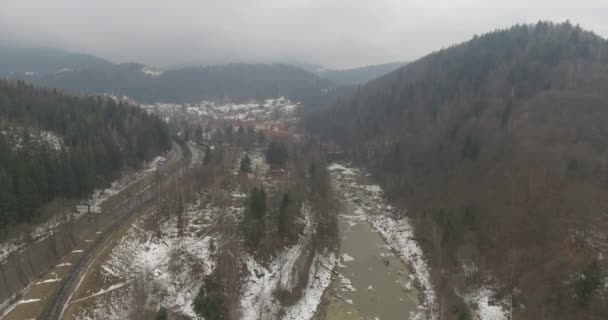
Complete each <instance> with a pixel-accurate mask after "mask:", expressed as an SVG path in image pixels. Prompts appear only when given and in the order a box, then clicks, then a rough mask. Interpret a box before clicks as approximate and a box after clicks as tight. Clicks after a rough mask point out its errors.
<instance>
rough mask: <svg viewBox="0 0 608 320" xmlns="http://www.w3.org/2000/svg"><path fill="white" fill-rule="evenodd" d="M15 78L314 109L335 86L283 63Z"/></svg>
mask: <svg viewBox="0 0 608 320" xmlns="http://www.w3.org/2000/svg"><path fill="white" fill-rule="evenodd" d="M13 77H16V78H18V79H24V80H26V81H31V82H33V83H36V84H40V85H44V86H48V87H52V88H60V89H63V90H67V91H68V92H71V93H75V94H91V93H96V94H103V93H111V94H114V95H117V96H123V95H126V96H129V97H132V98H135V99H136V100H137V101H139V102H142V103H155V102H172V103H197V102H200V101H201V100H205V99H207V100H210V99H222V98H226V97H229V98H232V99H254V98H258V99H266V98H274V97H279V96H285V97H288V98H290V99H292V100H296V101H302V102H305V103H310V104H312V103H317V102H318V101H320V100H321V99H323V97H324V92H325V91H326V90H327V89H328V88H330V87H331V86H332V84H331V82H330V81H328V80H326V79H322V78H320V77H318V76H316V75H314V74H312V73H310V72H307V71H304V70H302V69H298V68H295V67H292V66H288V65H280V64H228V65H218V66H206V67H189V68H183V69H177V70H168V71H165V72H160V71H154V70H151V68H149V67H147V66H145V65H141V64H136V63H124V64H109V65H100V66H95V67H89V68H81V69H72V70H65V71H63V72H59V73H56V72H54V73H49V74H28V75H25V74H16V75H13Z"/></svg>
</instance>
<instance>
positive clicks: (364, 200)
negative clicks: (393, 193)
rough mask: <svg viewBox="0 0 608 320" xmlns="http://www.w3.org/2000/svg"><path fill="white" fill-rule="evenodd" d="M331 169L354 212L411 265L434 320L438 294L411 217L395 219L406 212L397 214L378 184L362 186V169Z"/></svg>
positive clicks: (334, 166) (428, 310) (424, 302)
mask: <svg viewBox="0 0 608 320" xmlns="http://www.w3.org/2000/svg"><path fill="white" fill-rule="evenodd" d="M328 170H329V171H330V172H331V173H332V178H333V180H334V186H335V188H336V190H338V191H339V192H340V193H342V194H343V195H344V198H345V199H346V201H347V202H349V204H350V205H352V206H353V207H356V208H358V209H357V210H356V212H355V213H357V214H359V215H361V216H365V217H366V218H367V220H368V221H369V222H370V223H371V224H372V226H373V227H374V228H375V229H376V230H378V232H379V233H380V234H381V235H382V237H383V238H384V239H385V241H386V242H387V243H388V245H389V246H390V247H391V248H392V249H393V250H395V251H396V252H397V253H398V254H399V256H400V258H401V259H402V260H403V261H404V262H406V263H407V264H408V265H409V266H411V267H412V269H413V271H414V274H415V276H416V279H417V280H418V284H419V287H420V291H421V293H422V295H423V307H424V308H425V310H427V312H428V313H429V315H430V318H431V319H437V297H436V294H435V290H434V288H433V286H432V283H431V276H430V272H429V266H428V263H427V260H426V258H425V257H424V253H423V251H422V248H421V247H420V246H419V245H418V243H417V242H416V241H415V240H414V230H413V228H412V226H411V225H410V223H409V220H408V219H407V218H396V217H402V216H403V215H402V214H396V212H395V209H394V208H393V207H392V206H390V205H388V203H387V202H386V200H385V199H384V194H383V191H382V189H381V188H380V187H379V186H377V185H363V184H359V183H358V182H357V181H356V179H357V178H361V177H363V176H364V174H363V172H361V170H359V169H355V168H350V167H348V166H345V165H343V164H338V163H334V164H332V165H330V166H329V167H328Z"/></svg>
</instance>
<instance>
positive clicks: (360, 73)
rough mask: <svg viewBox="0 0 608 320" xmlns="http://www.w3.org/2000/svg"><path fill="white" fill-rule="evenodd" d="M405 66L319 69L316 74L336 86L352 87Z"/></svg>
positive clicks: (386, 64)
mask: <svg viewBox="0 0 608 320" xmlns="http://www.w3.org/2000/svg"><path fill="white" fill-rule="evenodd" d="M403 65H405V63H404V62H393V63H385V64H379V65H372V66H365V67H360V68H354V69H343V70H331V69H323V68H317V69H316V70H315V73H316V74H317V75H319V76H321V77H324V78H326V79H328V80H330V81H332V82H333V83H335V84H336V85H339V86H352V85H360V84H364V83H366V82H368V81H370V80H374V79H376V78H379V77H381V76H383V75H385V74H387V73H389V72H392V71H395V70H397V69H399V68H400V67H402V66H403Z"/></svg>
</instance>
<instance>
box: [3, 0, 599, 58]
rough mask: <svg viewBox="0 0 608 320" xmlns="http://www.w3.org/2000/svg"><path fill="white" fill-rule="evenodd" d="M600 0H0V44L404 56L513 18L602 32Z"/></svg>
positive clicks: (102, 50)
mask: <svg viewBox="0 0 608 320" xmlns="http://www.w3.org/2000/svg"><path fill="white" fill-rule="evenodd" d="M606 17H608V1H607V0H576V1H573V0H366V1H358V0H2V4H1V10H0V45H1V44H5V45H6V44H14V43H19V44H20V45H21V46H34V47H57V48H61V49H67V50H71V51H78V52H85V53H91V54H95V55H98V56H101V57H103V58H106V59H109V60H111V61H113V62H128V61H136V62H143V63H147V64H151V65H157V66H168V65H177V64H211V63H226V62H276V61H302V62H308V63H318V64H322V65H324V66H327V67H332V68H345V67H353V66H360V65H367V64H376V63H383V62H390V61H411V60H413V59H416V58H419V57H421V56H423V55H425V54H427V53H430V52H432V51H435V50H437V49H441V48H442V47H446V46H449V45H451V44H454V43H458V42H462V41H465V40H468V39H469V38H471V37H472V36H473V35H474V34H480V33H485V32H487V31H491V30H493V29H496V28H505V27H508V26H511V25H513V24H516V23H521V22H536V21H538V20H541V19H542V20H553V21H565V20H567V19H570V21H572V23H575V24H577V23H578V24H580V25H581V26H582V27H584V28H586V29H591V30H593V31H595V32H596V33H598V34H600V35H601V36H603V37H606V36H608V19H606Z"/></svg>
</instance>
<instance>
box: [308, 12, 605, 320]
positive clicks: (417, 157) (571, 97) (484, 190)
mask: <svg viewBox="0 0 608 320" xmlns="http://www.w3.org/2000/svg"><path fill="white" fill-rule="evenodd" d="M607 106H608V42H607V41H606V40H605V39H603V38H601V37H599V36H597V35H595V34H593V33H591V32H587V31H584V30H582V29H581V28H579V27H577V26H573V25H571V24H569V23H565V24H552V23H547V22H540V23H538V24H536V25H518V26H515V27H513V28H510V29H507V30H500V31H496V32H492V33H489V34H486V35H482V36H476V37H475V38H474V39H472V40H471V41H469V42H466V43H463V44H460V45H455V46H452V47H450V48H448V49H444V50H441V51H438V52H436V53H433V54H430V55H428V56H426V57H424V58H422V59H420V60H418V61H415V62H412V63H410V64H408V65H406V66H404V67H402V68H400V69H398V70H396V71H394V72H391V73H389V74H388V75H385V76H383V77H381V78H379V79H377V80H374V81H371V82H369V83H367V84H366V85H364V86H362V87H361V88H359V89H358V90H356V91H355V92H354V93H353V94H352V95H351V96H350V97H349V98H346V99H341V101H340V102H338V103H336V104H335V105H333V106H332V107H331V108H329V109H326V110H323V111H321V112H319V113H318V114H316V115H313V116H310V118H309V119H308V120H307V123H308V127H309V128H310V129H311V130H312V131H313V132H316V133H318V134H319V135H320V136H321V137H322V138H324V139H325V140H326V141H328V142H330V141H331V142H335V143H337V144H338V145H341V146H342V147H343V150H344V152H345V157H346V158H347V159H348V160H350V161H354V162H355V163H358V164H359V165H361V166H364V167H366V168H368V169H369V170H370V171H371V172H372V173H373V176H374V178H375V180H376V181H377V182H379V183H381V184H383V186H384V189H385V190H386V191H387V197H388V198H389V199H393V200H394V201H395V202H397V203H400V204H401V205H402V206H404V207H406V208H407V209H408V216H409V217H410V218H411V221H412V222H413V223H414V224H415V226H416V237H417V238H418V239H420V241H421V243H422V245H423V246H424V249H425V251H426V253H427V254H428V256H429V257H430V258H431V261H432V265H433V270H434V271H435V272H434V277H435V283H436V284H437V292H438V297H440V301H439V302H440V303H441V310H445V312H446V315H445V316H446V317H445V318H446V319H471V318H477V317H474V316H471V315H470V314H471V313H472V312H478V311H479V310H477V308H476V306H475V305H474V304H471V300H470V299H468V298H466V297H468V296H469V297H470V295H469V293H471V292H479V291H475V290H480V289H479V288H484V286H488V285H490V286H494V287H495V288H496V290H498V292H499V295H498V296H496V297H493V296H492V297H489V299H490V300H493V299H497V301H500V299H501V298H500V297H503V298H504V297H507V298H506V299H507V300H506V301H510V303H511V305H510V306H507V307H505V308H507V309H506V310H509V309H508V308H509V307H510V308H511V310H513V319H515V318H517V319H543V318H546V319H564V320H565V319H600V318H604V317H605V315H606V314H608V304H607V303H606V300H605V299H606V290H605V288H606V287H605V286H606V280H602V279H603V277H602V276H601V275H602V274H606V273H607V272H608V262H607V260H606V259H603V260H602V259H601V257H606V254H608V252H607V251H608V239H607V238H606V230H608V219H607V216H606V214H605V213H606V211H607V208H608V162H607V159H608V140H607V139H606V137H608V107H607ZM598 256H599V257H600V258H599V259H597V257H598ZM491 279H493V280H491ZM490 280H491V281H490ZM488 281H490V282H488ZM488 283H489V284H488ZM602 288H604V289H602ZM482 290H483V289H482ZM455 292H456V293H457V294H454V293H455ZM511 295H513V296H512V299H511V300H508V299H509V297H510V296H511ZM486 299H487V298H486ZM467 304H468V306H469V308H468V309H469V310H467V308H466V306H467Z"/></svg>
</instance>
